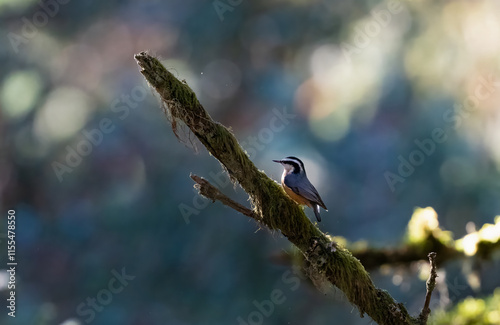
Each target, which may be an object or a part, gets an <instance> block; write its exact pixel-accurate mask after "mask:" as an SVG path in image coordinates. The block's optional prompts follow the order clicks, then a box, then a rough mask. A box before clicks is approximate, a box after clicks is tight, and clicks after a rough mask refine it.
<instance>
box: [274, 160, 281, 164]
mask: <svg viewBox="0 0 500 325" xmlns="http://www.w3.org/2000/svg"><path fill="white" fill-rule="evenodd" d="M273 161H274V162H277V163H279V164H281V160H273Z"/></svg>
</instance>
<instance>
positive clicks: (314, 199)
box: [273, 157, 328, 222]
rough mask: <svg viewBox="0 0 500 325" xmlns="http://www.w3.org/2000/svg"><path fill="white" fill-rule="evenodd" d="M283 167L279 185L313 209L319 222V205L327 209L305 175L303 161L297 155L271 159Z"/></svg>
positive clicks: (301, 203)
mask: <svg viewBox="0 0 500 325" xmlns="http://www.w3.org/2000/svg"><path fill="white" fill-rule="evenodd" d="M273 161H274V162H277V163H280V164H282V165H283V167H285V170H284V171H283V175H282V176H281V186H283V189H284V190H285V192H286V194H288V196H289V197H291V198H292V199H293V200H294V201H295V202H297V203H298V204H300V205H307V206H308V207H310V208H311V209H313V211H314V214H315V215H316V219H318V222H321V216H320V215H319V207H322V208H323V209H325V211H328V209H327V208H326V206H325V204H324V203H323V200H322V199H321V197H320V196H319V194H318V191H317V190H316V188H315V187H314V186H313V185H312V184H311V182H309V180H308V179H307V175H306V169H305V168H304V163H303V162H302V161H301V160H300V159H299V158H297V157H286V158H284V159H281V160H273Z"/></svg>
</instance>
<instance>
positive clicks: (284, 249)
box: [0, 0, 500, 325]
mask: <svg viewBox="0 0 500 325" xmlns="http://www.w3.org/2000/svg"><path fill="white" fill-rule="evenodd" d="M0 21H1V24H0V34H1V35H2V36H1V41H0V42H1V47H0V58H1V60H2V65H1V67H0V133H1V134H0V152H1V156H0V191H1V201H0V208H1V213H0V215H1V217H0V218H1V219H0V220H1V222H0V224H1V225H0V240H1V243H0V248H1V252H0V256H1V258H2V264H1V265H0V270H1V271H0V297H1V298H2V301H3V304H5V307H6V305H7V303H6V299H7V298H8V297H9V290H8V289H7V286H8V279H9V275H8V273H7V272H6V270H5V269H6V268H7V267H6V263H4V262H5V261H6V259H7V236H6V234H7V211H8V210H15V216H16V258H17V262H18V265H17V268H16V271H17V273H16V299H17V300H16V302H17V304H16V317H15V319H13V318H12V317H9V316H8V315H7V312H9V310H8V309H7V308H5V307H4V306H2V309H1V310H2V313H1V314H0V323H2V324H65V325H70V324H71V325H77V324H95V325H98V324H134V325H137V324H173V325H177V324H179V325H181V324H251V325H255V324H332V323H334V324H369V323H370V319H369V317H365V318H360V317H359V312H358V311H357V310H356V309H355V308H353V307H352V306H351V305H350V304H349V303H348V302H347V301H346V299H345V298H344V297H343V295H342V293H341V292H339V291H336V290H334V289H332V288H326V289H325V290H318V289H317V288H316V287H315V286H314V285H312V284H311V283H310V281H308V280H307V279H305V278H303V274H302V273H301V271H300V266H297V265H296V264H293V263H292V262H290V260H293V259H294V258H290V259H289V261H288V262H283V258H282V257H283V256H291V257H293V249H292V247H291V246H290V244H289V242H288V241H287V240H286V239H283V238H282V236H280V234H279V233H271V232H269V231H267V230H263V229H259V227H258V226H257V225H256V224H255V223H254V222H253V221H251V220H249V219H248V218H246V217H244V216H242V215H239V214H237V213H236V212H235V211H233V210H231V209H229V208H226V207H224V206H222V205H221V204H220V203H219V202H216V203H211V202H209V201H207V200H205V199H202V198H200V197H199V196H198V195H197V193H196V191H195V190H193V182H192V181H191V179H190V178H189V174H190V173H191V172H192V173H196V174H198V175H200V176H203V177H205V178H207V179H208V180H209V181H211V182H212V183H213V184H214V185H217V186H218V187H219V188H221V190H222V191H223V192H224V193H226V194H227V195H229V196H230V197H232V198H234V199H235V200H238V201H239V202H240V203H242V204H246V205H247V206H249V202H247V201H246V200H247V196H246V195H245V193H243V191H242V190H241V189H239V188H238V187H233V186H232V185H231V184H230V183H229V182H228V179H227V177H226V176H225V175H224V174H223V173H222V171H221V167H220V165H219V163H218V162H217V161H216V160H215V159H213V157H211V156H210V155H209V154H208V153H207V151H206V150H205V148H204V147H203V146H202V145H200V144H199V143H196V141H195V140H194V137H193V136H192V135H190V134H189V133H188V132H181V136H182V137H183V139H184V140H185V141H184V143H180V142H179V141H178V140H177V139H176V137H175V136H174V134H173V133H172V129H171V127H170V124H169V121H168V120H167V118H166V117H165V116H164V114H163V112H162V109H161V107H160V103H159V100H158V98H157V97H156V96H155V95H154V93H153V92H152V91H151V90H150V89H149V88H148V87H147V84H146V83H145V81H144V78H143V77H142V75H141V74H140V73H139V69H138V67H137V65H136V62H135V60H134V58H133V55H134V54H135V53H138V52H140V51H144V50H149V51H151V53H152V54H154V55H157V56H159V58H160V59H161V60H162V62H163V63H164V65H165V67H167V68H168V69H170V70H171V71H173V73H174V74H175V75H176V76H177V77H178V78H179V79H185V80H186V81H187V83H188V84H189V85H190V87H191V88H192V89H193V90H194V91H195V92H196V94H197V96H198V99H199V100H200V102H201V103H202V104H203V105H204V107H205V109H206V110H207V111H208V112H209V113H210V115H211V116H212V117H213V118H214V120H216V121H219V122H221V123H223V124H224V125H226V126H228V127H231V128H232V130H233V132H234V134H235V136H236V137H237V138H238V140H239V141H240V143H241V144H242V146H243V147H244V148H245V149H246V150H247V152H248V154H249V155H250V158H251V159H252V160H253V161H254V162H255V164H256V165H257V167H258V168H259V169H262V170H264V171H265V172H266V173H267V174H268V175H269V176H270V177H272V178H273V179H275V180H279V179H280V177H281V172H282V167H281V166H280V165H278V164H275V163H273V162H272V161H271V160H272V159H280V158H283V157H286V156H292V155H293V156H297V157H299V158H301V159H302V160H303V161H304V163H305V165H306V169H307V172H308V176H309V178H310V180H311V181H312V183H313V184H315V185H316V187H317V189H318V191H319V193H321V196H322V197H323V200H324V201H325V204H326V206H327V207H328V208H329V212H326V213H325V212H323V213H322V214H323V222H321V224H319V225H318V226H319V227H320V228H321V229H322V230H323V231H324V232H327V233H329V234H331V235H333V236H341V237H343V238H345V240H347V241H348V242H350V243H354V242H358V243H359V242H364V243H365V244H366V245H368V246H370V247H375V248H385V247H392V248H397V247H400V246H401V245H404V244H405V243H406V239H405V238H407V234H408V223H409V221H410V219H411V217H412V215H413V214H414V211H420V212H422V211H424V210H415V208H416V207H422V208H425V207H429V209H427V210H425V211H426V213H427V214H425V215H426V216H427V217H426V218H427V219H426V220H428V221H429V220H430V221H429V222H430V225H431V226H432V227H434V228H436V227H440V228H442V229H444V230H446V231H449V232H450V233H448V234H449V235H450V236H451V237H452V238H454V239H459V238H463V237H464V236H466V235H471V236H472V237H470V236H469V237H467V238H469V242H467V241H466V240H464V241H463V242H462V247H463V246H467V245H469V246H470V245H472V246H474V243H475V242H474V240H475V239H477V238H478V237H477V236H478V233H479V232H478V229H481V228H482V227H483V225H484V224H491V225H493V224H495V225H497V226H495V227H493V226H491V227H493V228H491V227H490V228H491V229H492V230H491V229H490V228H488V229H490V230H491V231H490V232H489V233H488V234H489V236H490V237H488V238H490V239H491V238H493V239H492V242H495V240H494V239H495V238H496V240H497V243H498V237H500V227H499V226H498V225H499V223H500V220H499V219H497V220H496V222H495V216H497V215H500V200H499V195H500V178H499V170H500V145H499V144H498V143H499V141H500V111H499V109H498V108H499V107H498V106H499V103H500V91H499V90H500V69H499V68H500V3H498V2H496V1H493V0H490V1H486V0H484V1H481V0H479V1H442V2H441V1H440V2H433V1H427V0H418V1H397V0H395V1H392V0H390V1H371V0H364V1H356V2H348V1H336V0H332V1H303V0H288V1H286V0H282V1H279V0H278V1H258V2H255V1H243V0H232V1H230V0H220V1H219V0H215V1H212V0H211V1H192V0H184V1H179V0H171V1H132V0H131V1H118V0H115V1H68V0H45V1H41V2H39V1H35V0H1V1H0ZM191 140H192V141H191ZM194 146H195V147H196V151H197V153H194V152H193V147H194ZM306 213H307V215H308V216H310V217H312V218H314V216H313V214H312V212H311V211H310V209H306ZM424 219H425V218H424ZM412 220H413V219H412ZM436 222H438V224H436ZM474 236H475V237H474ZM495 236H496V237H495ZM474 238H475V239H474ZM470 240H472V244H470ZM464 243H465V244H464ZM467 243H469V244H467ZM496 248H498V245H496V246H495V245H493V254H492V255H491V256H489V258H488V259H485V260H480V261H478V260H477V258H476V257H475V255H474V254H475V251H474V249H469V250H468V251H467V248H465V250H466V251H467V255H468V257H467V258H465V259H464V258H459V259H453V260H449V261H447V262H446V263H442V264H441V265H439V267H440V277H439V278H438V280H439V281H440V282H439V290H437V291H436V292H435V295H434V296H433V300H432V304H431V308H432V310H433V316H435V318H434V319H433V322H434V323H436V324H437V323H439V322H440V321H441V322H442V323H443V324H500V312H499V311H498V309H497V306H498V304H499V303H500V289H496V291H495V288H498V287H500V279H499V277H498V274H499V273H498V272H499V271H500V262H499V261H500V254H499V253H498V250H496ZM288 254H290V255H288ZM427 269H428V266H427V264H426V261H425V260H424V261H422V262H418V261H417V262H415V263H412V264H411V265H405V266H379V267H377V268H374V269H371V270H370V273H371V275H372V277H373V280H374V282H375V283H376V285H377V286H379V287H381V288H383V289H386V290H388V291H389V293H390V294H391V295H392V296H393V297H394V298H395V299H397V300H398V301H401V302H403V303H405V304H406V306H407V307H408V309H409V311H410V312H411V313H413V314H416V313H418V312H419V311H420V309H421V308H422V305H423V301H424V296H425V278H426V277H425V274H424V275H422V274H421V273H422V270H427ZM424 273H425V272H424ZM275 290H279V291H281V292H282V299H280V300H279V301H280V303H279V304H274V305H273V306H272V309H271V308H270V307H265V308H264V307H262V306H263V305H266V304H265V301H266V300H270V299H271V296H272V293H273V292H275V293H276V291H275ZM495 292H496V294H495ZM263 302H264V303H263ZM266 306H268V305H266ZM491 306H496V307H494V308H491ZM262 308H264V309H262ZM266 308H267V309H266ZM446 313H448V314H446ZM438 315H441V318H438V317H437V316H438ZM450 315H451V316H450ZM453 315H455V316H453ZM446 317H448V318H446ZM439 319H441V320H439ZM443 319H447V320H443ZM468 319H472V320H470V321H469V320H468Z"/></svg>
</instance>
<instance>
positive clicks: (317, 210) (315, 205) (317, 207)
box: [313, 204, 321, 222]
mask: <svg viewBox="0 0 500 325" xmlns="http://www.w3.org/2000/svg"><path fill="white" fill-rule="evenodd" d="M313 211H314V215H315V216H316V219H317V220H318V222H321V216H320V215H319V205H317V204H314V205H313Z"/></svg>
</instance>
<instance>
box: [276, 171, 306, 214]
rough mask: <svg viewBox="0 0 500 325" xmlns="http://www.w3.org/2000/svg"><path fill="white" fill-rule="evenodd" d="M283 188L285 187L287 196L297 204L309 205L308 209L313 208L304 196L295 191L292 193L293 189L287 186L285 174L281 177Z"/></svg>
mask: <svg viewBox="0 0 500 325" xmlns="http://www.w3.org/2000/svg"><path fill="white" fill-rule="evenodd" d="M281 186H283V189H284V190H285V192H286V194H288V196H289V197H291V198H292V200H294V201H295V202H297V203H298V204H300V205H307V206H308V207H311V204H310V203H309V201H308V200H307V199H305V198H303V197H302V196H300V195H298V194H295V192H294V191H292V189H291V188H289V187H288V186H286V185H285V174H284V173H283V176H282V177H281Z"/></svg>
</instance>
